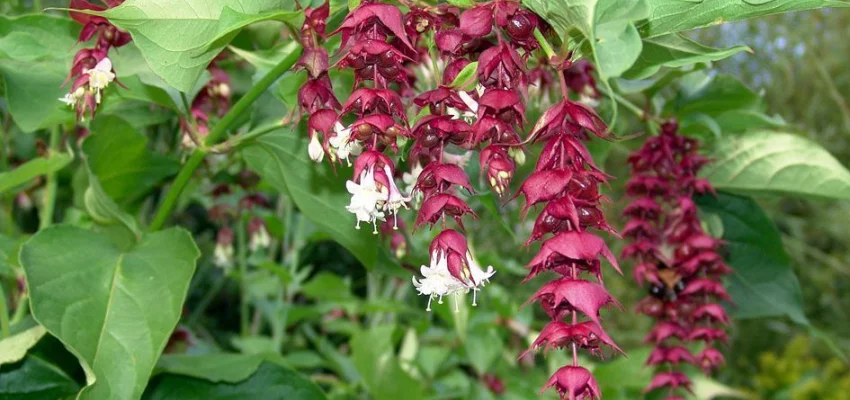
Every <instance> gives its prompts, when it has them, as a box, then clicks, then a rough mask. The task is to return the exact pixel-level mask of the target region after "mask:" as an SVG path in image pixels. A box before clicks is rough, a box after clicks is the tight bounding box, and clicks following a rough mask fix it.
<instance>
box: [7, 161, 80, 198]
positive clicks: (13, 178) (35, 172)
mask: <svg viewBox="0 0 850 400" xmlns="http://www.w3.org/2000/svg"><path fill="white" fill-rule="evenodd" d="M71 160H73V157H72V156H71V155H70V154H62V153H60V154H54V155H53V156H52V157H50V158H44V157H39V158H34V159H32V160H29V161H27V162H25V163H24V164H22V165H20V166H18V167H16V168H15V169H13V170H11V171H9V172H3V173H0V194H2V193H4V192H6V191H7V190H10V189H13V188H15V187H17V186H20V185H23V184H25V183H27V182H29V181H31V180H33V179H35V178H36V177H38V176H40V175H47V174H49V173H51V172H56V171H58V170H60V169H62V168H65V166H66V165H68V164H70V163H71Z"/></svg>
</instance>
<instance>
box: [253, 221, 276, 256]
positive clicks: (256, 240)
mask: <svg viewBox="0 0 850 400" xmlns="http://www.w3.org/2000/svg"><path fill="white" fill-rule="evenodd" d="M271 244H272V238H271V236H269V231H268V230H266V225H265V224H257V225H256V227H255V228H254V232H251V238H250V239H249V241H248V247H249V248H250V249H251V251H252V252H256V251H257V250H259V249H267V248H269V246H271Z"/></svg>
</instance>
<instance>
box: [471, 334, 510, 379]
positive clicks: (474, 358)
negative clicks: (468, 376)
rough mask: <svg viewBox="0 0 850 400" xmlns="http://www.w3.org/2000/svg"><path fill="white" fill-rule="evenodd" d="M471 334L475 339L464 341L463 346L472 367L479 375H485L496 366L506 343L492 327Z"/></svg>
mask: <svg viewBox="0 0 850 400" xmlns="http://www.w3.org/2000/svg"><path fill="white" fill-rule="evenodd" d="M470 335H471V337H472V338H473V339H470V340H467V341H465V342H463V347H464V349H466V355H467V356H468V357H469V362H470V363H472V368H474V369H475V372H477V373H478V375H479V376H483V375H484V374H486V373H487V372H490V370H491V369H492V368H493V367H494V364H495V363H496V360H497V359H498V358H499V355H500V354H502V350H503V349H504V347H505V343H504V342H503V341H502V338H500V337H499V334H498V333H497V332H496V330H495V329H492V327H488V328H486V329H477V330H474V331H473V332H472V333H471V334H470Z"/></svg>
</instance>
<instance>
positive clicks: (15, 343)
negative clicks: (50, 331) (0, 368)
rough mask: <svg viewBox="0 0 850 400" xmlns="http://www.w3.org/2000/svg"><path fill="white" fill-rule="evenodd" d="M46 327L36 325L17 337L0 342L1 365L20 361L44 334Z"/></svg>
mask: <svg viewBox="0 0 850 400" xmlns="http://www.w3.org/2000/svg"><path fill="white" fill-rule="evenodd" d="M45 333H47V331H46V330H44V327H43V326H41V325H36V326H34V327H32V328H30V329H27V330H25V331H23V332H21V333H18V334H17V335H13V336H10V337H7V338H5V339H3V340H0V365H3V364H9V363H14V362H18V361H20V360H21V359H22V358H24V356H26V354H27V351H28V350H29V349H30V348H31V347H33V346H35V344H36V343H38V341H39V340H40V339H41V337H42V336H44V334H45Z"/></svg>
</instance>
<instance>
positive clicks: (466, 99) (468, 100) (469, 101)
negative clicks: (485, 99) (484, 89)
mask: <svg viewBox="0 0 850 400" xmlns="http://www.w3.org/2000/svg"><path fill="white" fill-rule="evenodd" d="M457 95H458V97H460V99H461V100H463V104H466V106H467V107H469V109H470V110H471V111H472V112H473V113H477V112H478V102H477V101H475V99H473V98H472V96H470V95H469V93H466V91H464V90H458V92H457Z"/></svg>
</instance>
